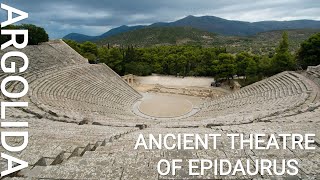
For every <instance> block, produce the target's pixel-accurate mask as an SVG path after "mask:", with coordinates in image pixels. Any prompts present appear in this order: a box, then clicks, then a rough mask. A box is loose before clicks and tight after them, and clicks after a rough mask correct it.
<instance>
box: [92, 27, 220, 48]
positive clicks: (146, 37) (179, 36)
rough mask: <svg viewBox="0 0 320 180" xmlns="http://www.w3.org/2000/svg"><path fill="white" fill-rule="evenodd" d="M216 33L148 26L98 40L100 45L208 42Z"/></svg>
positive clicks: (188, 28) (189, 28) (143, 45)
mask: <svg viewBox="0 0 320 180" xmlns="http://www.w3.org/2000/svg"><path fill="white" fill-rule="evenodd" d="M215 36H216V34H214V33H210V32H206V31H202V30H199V29H195V28H191V27H147V28H143V29H138V30H134V31H129V32H126V33H121V34H118V35H115V36H111V37H108V38H105V39H102V40H99V41H97V43H98V44H100V45H106V44H111V45H112V46H117V45H136V46H140V47H146V46H154V45H179V44H180V45H181V44H206V43H207V42H210V40H212V39H213V38H214V37H215Z"/></svg>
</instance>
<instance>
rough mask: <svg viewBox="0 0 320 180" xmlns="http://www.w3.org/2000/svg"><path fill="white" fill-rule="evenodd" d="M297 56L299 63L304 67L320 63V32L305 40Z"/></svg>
mask: <svg viewBox="0 0 320 180" xmlns="http://www.w3.org/2000/svg"><path fill="white" fill-rule="evenodd" d="M297 56H298V57H297V59H298V65H299V66H300V67H301V68H303V69H306V68H307V67H308V66H316V65H318V64H320V33H317V34H314V35H313V36H311V37H310V38H309V39H308V40H306V41H305V42H303V43H302V44H301V48H300V50H299V52H298V55H297Z"/></svg>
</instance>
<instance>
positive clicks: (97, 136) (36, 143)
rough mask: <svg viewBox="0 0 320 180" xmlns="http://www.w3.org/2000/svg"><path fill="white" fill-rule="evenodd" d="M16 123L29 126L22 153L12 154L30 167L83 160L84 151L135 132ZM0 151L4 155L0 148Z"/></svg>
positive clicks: (42, 122) (32, 121)
mask: <svg viewBox="0 0 320 180" xmlns="http://www.w3.org/2000/svg"><path fill="white" fill-rule="evenodd" d="M18 120H19V121H27V122H28V123H29V127H30V128H29V129H28V132H29V144H28V146H27V149H25V150H24V151H23V152H22V153H19V154H16V153H11V154H12V155H14V156H15V157H18V158H21V159H23V160H25V161H27V162H28V163H29V166H30V167H33V166H47V165H51V164H60V163H61V162H62V161H64V160H67V159H68V158H71V157H74V156H82V155H83V153H84V152H86V151H91V150H94V149H96V148H97V147H98V146H100V145H103V144H105V143H107V142H109V141H112V140H113V139H114V138H118V137H120V136H122V135H124V134H126V133H130V132H132V131H136V130H138V128H135V127H107V126H94V125H82V126H79V125H77V124H73V123H63V122H55V121H50V120H48V119H23V118H21V119H18ZM3 130H4V129H1V131H3ZM21 141H22V139H21V138H10V139H9V141H8V143H10V144H19V143H21ZM0 150H1V152H5V150H4V149H3V147H2V146H1V147H0ZM1 170H2V167H1Z"/></svg>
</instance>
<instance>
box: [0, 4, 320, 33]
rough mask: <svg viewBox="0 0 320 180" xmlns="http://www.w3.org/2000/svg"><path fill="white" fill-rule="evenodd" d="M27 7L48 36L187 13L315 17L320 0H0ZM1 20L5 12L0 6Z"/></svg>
mask: <svg viewBox="0 0 320 180" xmlns="http://www.w3.org/2000/svg"><path fill="white" fill-rule="evenodd" d="M2 3H4V4H7V5H9V6H12V7H15V8H18V9H21V10H23V11H25V12H28V13H29V19H28V20H27V21H24V22H23V23H33V24H36V25H38V26H42V27H44V28H45V29H46V30H47V32H48V33H49V35H50V38H51V39H54V38H61V37H63V36H64V35H66V34H68V33H71V32H77V33H83V34H87V35H100V34H102V33H104V32H106V31H108V30H109V29H111V28H114V27H117V26H121V25H137V24H151V23H154V22H169V21H175V20H177V19H180V18H183V17H185V16H187V15H195V16H202V15H212V16H218V17H222V18H226V19H232V20H241V21H250V22H255V21H264V20H296V19H313V20H320V0H157V1H151V0H2ZM0 15H1V17H0V20H1V21H3V20H4V18H5V17H6V14H5V11H3V10H2V11H1V12H0Z"/></svg>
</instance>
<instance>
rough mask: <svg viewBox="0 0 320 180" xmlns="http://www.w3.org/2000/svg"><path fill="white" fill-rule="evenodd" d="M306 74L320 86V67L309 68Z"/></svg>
mask: <svg viewBox="0 0 320 180" xmlns="http://www.w3.org/2000/svg"><path fill="white" fill-rule="evenodd" d="M306 73H307V76H308V77H309V78H310V79H312V80H313V81H314V82H315V83H317V84H318V85H319V86H320V65H318V66H309V67H308V69H307V72H306Z"/></svg>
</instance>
